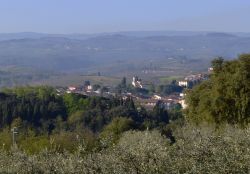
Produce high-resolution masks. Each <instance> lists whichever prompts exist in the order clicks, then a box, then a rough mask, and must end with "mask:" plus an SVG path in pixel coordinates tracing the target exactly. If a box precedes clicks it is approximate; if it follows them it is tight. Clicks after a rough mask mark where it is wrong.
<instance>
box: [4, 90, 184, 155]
mask: <svg viewBox="0 0 250 174" xmlns="http://www.w3.org/2000/svg"><path fill="white" fill-rule="evenodd" d="M180 109H181V108H176V109H174V110H173V111H171V112H170V113H171V115H173V116H170V114H169V113H168V112H167V110H165V108H164V105H163V103H162V102H160V101H159V102H158V103H157V104H156V106H155V107H154V109H153V110H152V111H147V110H146V109H144V108H143V107H141V106H135V104H134V102H133V100H132V99H131V98H128V99H126V100H123V99H122V98H103V97H87V96H84V95H80V94H64V95H59V94H57V92H56V90H55V89H53V88H51V87H23V88H15V89H6V90H4V91H3V92H1V93H0V129H1V133H0V138H1V142H3V144H5V146H6V147H10V146H11V136H10V133H11V132H10V130H11V128H13V127H17V129H18V135H17V138H16V139H17V144H19V145H20V147H23V148H24V149H25V150H28V151H31V152H35V151H37V150H39V149H42V148H45V147H48V146H50V145H51V141H52V139H53V143H54V145H58V146H60V147H59V150H63V149H67V150H70V151H73V150H74V149H75V148H76V146H75V145H76V144H78V143H79V141H80V140H82V139H85V141H88V142H89V143H90V144H89V148H94V147H95V148H98V146H99V145H97V144H98V143H99V142H100V141H99V140H100V138H102V140H103V141H104V140H105V139H108V138H110V137H111V138H112V139H111V140H108V142H107V144H112V143H114V142H116V141H117V140H118V139H119V135H120V134H121V133H123V132H124V131H127V130H145V129H153V128H157V129H160V130H162V131H163V130H164V129H165V127H166V125H167V124H168V123H169V121H170V119H178V117H179V116H180V117H181V115H180ZM176 116H177V117H176ZM167 135H168V137H170V138H171V133H169V131H168V132H167ZM105 141H106V140H105ZM38 142H39V146H38V147H36V145H35V144H37V143H38ZM32 143H34V145H32ZM32 148H33V149H32Z"/></svg>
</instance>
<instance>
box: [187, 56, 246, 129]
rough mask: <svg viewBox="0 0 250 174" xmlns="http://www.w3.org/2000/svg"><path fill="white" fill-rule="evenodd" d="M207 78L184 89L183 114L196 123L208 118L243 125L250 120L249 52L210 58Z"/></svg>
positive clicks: (207, 120)
mask: <svg viewBox="0 0 250 174" xmlns="http://www.w3.org/2000/svg"><path fill="white" fill-rule="evenodd" d="M212 67H213V73H212V74H211V75H210V79H209V80H207V81H204V82H202V83H201V84H200V85H198V86H196V87H194V89H192V90H190V91H188V95H187V97H186V101H187V104H188V109H187V111H186V115H187V118H188V119H189V120H191V121H194V122H196V123H201V122H210V123H216V124H217V125H219V124H223V123H229V124H240V125H242V126H245V125H247V124H248V123H249V122H250V55H249V54H244V55H240V56H239V58H238V59H235V60H232V61H225V60H224V59H223V58H217V59H214V60H213V61H212Z"/></svg>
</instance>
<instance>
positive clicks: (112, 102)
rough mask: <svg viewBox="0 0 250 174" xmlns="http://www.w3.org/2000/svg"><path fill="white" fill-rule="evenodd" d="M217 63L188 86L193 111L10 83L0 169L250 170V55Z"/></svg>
mask: <svg viewBox="0 0 250 174" xmlns="http://www.w3.org/2000/svg"><path fill="white" fill-rule="evenodd" d="M211 64H212V67H213V72H212V73H211V74H210V77H209V79H208V80H206V81H204V82H201V83H200V84H198V85H196V86H194V88H192V89H186V90H185V93H186V96H185V100H186V103H187V105H188V107H187V109H185V110H183V109H181V108H180V107H176V108H174V109H172V110H165V108H164V107H163V104H162V102H161V101H159V102H158V103H157V104H156V106H155V107H154V108H153V110H146V109H144V108H143V107H141V106H139V105H136V104H135V103H134V102H133V100H132V99H131V98H128V99H126V100H123V99H121V98H119V97H114V98H103V97H88V96H84V95H78V94H63V95H59V94H57V92H56V90H55V89H53V88H51V87H47V86H40V87H20V88H13V89H5V90H3V91H2V92H1V94H0V129H1V132H0V140H1V144H0V173H119V174H122V173H136V174H138V173H249V170H250V167H249V166H250V163H249V161H250V160H249V159H250V150H249V144H250V136H249V135H250V134H249V131H250V130H249V122H250V55H249V54H243V55H240V56H239V57H238V58H237V59H234V60H231V61H229V60H227V61H226V60H224V59H223V58H221V57H219V58H216V59H214V60H213V61H212V62H211ZM12 128H16V130H17V134H15V141H14V142H13V139H12V138H13V137H12V132H11V131H12Z"/></svg>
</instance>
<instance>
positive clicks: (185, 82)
mask: <svg viewBox="0 0 250 174" xmlns="http://www.w3.org/2000/svg"><path fill="white" fill-rule="evenodd" d="M178 85H179V86H183V87H187V86H188V81H186V80H183V81H179V82H178Z"/></svg>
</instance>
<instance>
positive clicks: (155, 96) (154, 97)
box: [153, 94, 162, 100]
mask: <svg viewBox="0 0 250 174" xmlns="http://www.w3.org/2000/svg"><path fill="white" fill-rule="evenodd" d="M153 99H156V100H161V99H162V97H161V96H159V95H156V94H155V95H154V96H153Z"/></svg>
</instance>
